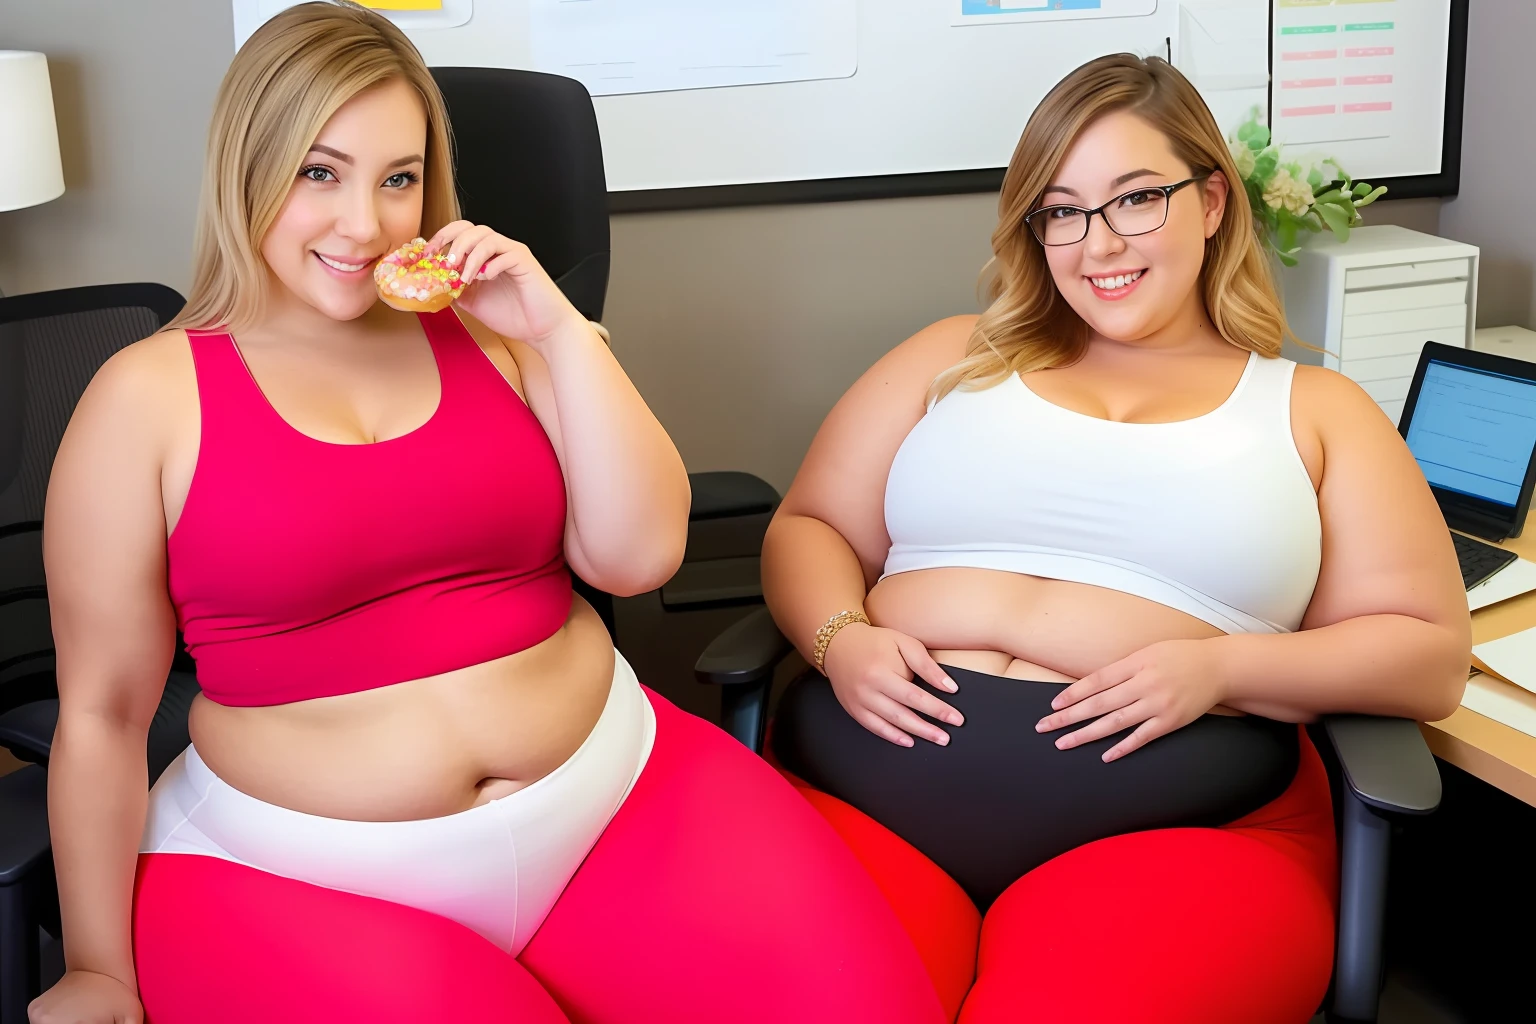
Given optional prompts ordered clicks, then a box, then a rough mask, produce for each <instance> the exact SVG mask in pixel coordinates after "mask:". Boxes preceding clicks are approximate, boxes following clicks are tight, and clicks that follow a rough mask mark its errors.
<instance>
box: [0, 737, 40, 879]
mask: <svg viewBox="0 0 1536 1024" xmlns="http://www.w3.org/2000/svg"><path fill="white" fill-rule="evenodd" d="M0 822H4V823H5V827H4V828H0V888H9V887H10V886H13V885H16V884H17V883H19V882H21V881H23V880H24V879H25V878H26V877H27V876H28V875H30V874H31V873H32V872H33V871H34V870H36V869H37V867H38V866H39V865H41V864H42V863H43V862H44V861H45V860H47V858H48V851H49V842H48V773H47V771H45V770H44V769H42V768H40V767H38V766H37V765H28V766H27V767H26V768H18V769H17V770H16V771H14V772H11V773H9V774H8V775H4V776H0Z"/></svg>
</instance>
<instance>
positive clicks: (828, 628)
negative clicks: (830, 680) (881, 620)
mask: <svg viewBox="0 0 1536 1024" xmlns="http://www.w3.org/2000/svg"><path fill="white" fill-rule="evenodd" d="M855 622H862V623H864V625H866V626H867V625H869V616H867V615H865V614H864V613H863V612H861V611H857V610H850V611H843V612H838V613H837V614H836V615H834V616H832V617H831V618H830V619H828V620H827V621H826V622H825V623H824V624H823V625H822V627H821V628H820V629H818V630H817V631H816V643H815V645H814V646H812V648H811V659H812V660H813V661H815V662H816V671H818V672H820V673H821V674H822V675H826V672H827V670H826V669H825V668H824V667H823V663H824V662H825V661H826V660H827V645H828V644H830V643H831V642H832V638H833V637H835V636H837V634H838V632H839V631H841V630H842V628H843V627H844V626H851V625H853V624H854V623H855Z"/></svg>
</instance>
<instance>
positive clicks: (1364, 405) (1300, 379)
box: [1292, 364, 1397, 447]
mask: <svg viewBox="0 0 1536 1024" xmlns="http://www.w3.org/2000/svg"><path fill="white" fill-rule="evenodd" d="M1292 396H1293V408H1294V410H1295V412H1296V413H1297V414H1298V420H1299V421H1300V423H1301V425H1304V426H1305V427H1307V428H1308V429H1309V430H1310V431H1312V432H1314V433H1315V435H1316V436H1317V437H1318V439H1319V440H1320V441H1321V442H1322V443H1323V445H1324V446H1325V447H1326V446H1328V444H1329V442H1330V441H1333V442H1344V443H1347V442H1348V440H1350V439H1354V438H1361V437H1364V438H1366V439H1374V440H1380V439H1383V438H1388V437H1396V435H1397V429H1396V426H1395V425H1394V424H1393V423H1392V421H1391V420H1389V419H1388V418H1387V416H1386V414H1385V413H1383V412H1382V411H1381V407H1380V406H1378V405H1377V404H1376V402H1375V401H1374V400H1373V399H1372V398H1371V396H1370V395H1368V394H1366V393H1365V389H1364V388H1362V387H1361V386H1360V385H1359V384H1356V383H1355V382H1354V381H1352V380H1350V379H1349V378H1348V377H1346V376H1344V375H1343V374H1342V373H1339V372H1338V371H1336V370H1328V369H1324V368H1323V367H1321V366H1307V365H1304V364H1298V365H1297V367H1296V376H1295V380H1294V383H1293V385H1292Z"/></svg>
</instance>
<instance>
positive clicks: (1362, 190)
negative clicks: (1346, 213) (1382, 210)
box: [1354, 181, 1371, 199]
mask: <svg viewBox="0 0 1536 1024" xmlns="http://www.w3.org/2000/svg"><path fill="white" fill-rule="evenodd" d="M1370 190H1371V186H1369V185H1367V184H1366V183H1365V182H1363V181H1357V182H1355V188H1354V196H1355V198H1356V199H1359V198H1360V197H1361V196H1363V195H1365V194H1366V193H1368V192H1370Z"/></svg>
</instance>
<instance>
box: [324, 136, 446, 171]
mask: <svg viewBox="0 0 1536 1024" xmlns="http://www.w3.org/2000/svg"><path fill="white" fill-rule="evenodd" d="M309 151H310V152H311V153H324V154H325V155H326V156H331V157H335V158H336V159H337V160H340V161H341V162H342V163H344V164H350V163H352V162H353V161H352V158H351V157H350V156H348V155H347V154H345V153H343V152H342V151H341V150H339V149H332V148H331V147H330V146H322V145H320V144H319V143H318V142H317V143H315V144H314V145H313V146H310V147H309ZM423 163H426V160H425V159H423V158H422V157H419V156H416V155H415V154H412V155H411V156H403V157H401V158H400V159H398V160H394V161H391V162H390V163H389V164H386V165H385V166H387V167H404V166H406V165H407V164H423Z"/></svg>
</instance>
